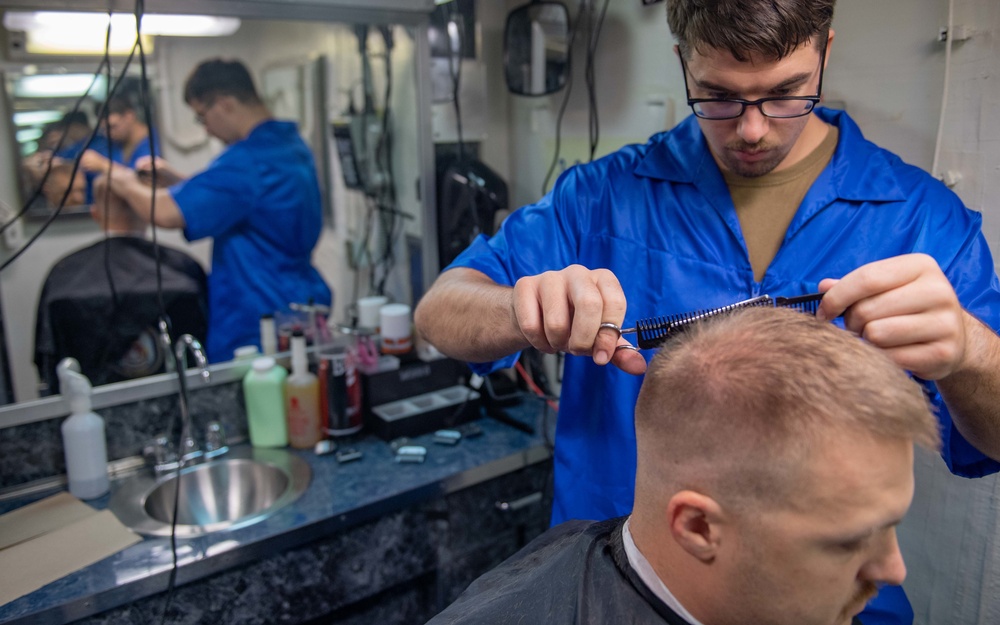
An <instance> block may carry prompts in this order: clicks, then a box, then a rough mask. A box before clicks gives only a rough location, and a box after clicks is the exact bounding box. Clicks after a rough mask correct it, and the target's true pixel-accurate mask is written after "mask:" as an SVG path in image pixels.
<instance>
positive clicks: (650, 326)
mask: <svg viewBox="0 0 1000 625" xmlns="http://www.w3.org/2000/svg"><path fill="white" fill-rule="evenodd" d="M822 299H823V294H822V293H811V294H809V295H799V296H797V297H774V298H772V297H771V296H770V295H761V296H759V297H754V298H751V299H748V300H743V301H742V302H736V303H735V304H729V305H728V306H722V307H719V308H709V309H706V310H696V311H692V312H685V313H677V314H675V315H666V316H663V317H649V318H647V319H640V320H638V321H636V324H635V328H629V329H625V330H622V334H629V333H631V332H635V334H636V336H637V337H638V343H639V349H652V348H654V347H659V346H660V345H662V344H663V343H664V342H666V341H667V339H669V338H670V337H672V336H674V335H676V334H677V333H678V332H681V331H682V330H684V329H685V328H687V327H689V326H691V325H692V324H694V323H696V322H698V321H701V320H703V319H710V318H712V317H718V316H719V315H724V314H727V313H731V312H733V311H736V310H742V309H744V308H755V307H759V306H769V307H775V308H791V309H793V310H798V311H799V312H804V313H810V314H813V315H815V314H816V311H817V310H818V309H819V303H820V301H821V300H822Z"/></svg>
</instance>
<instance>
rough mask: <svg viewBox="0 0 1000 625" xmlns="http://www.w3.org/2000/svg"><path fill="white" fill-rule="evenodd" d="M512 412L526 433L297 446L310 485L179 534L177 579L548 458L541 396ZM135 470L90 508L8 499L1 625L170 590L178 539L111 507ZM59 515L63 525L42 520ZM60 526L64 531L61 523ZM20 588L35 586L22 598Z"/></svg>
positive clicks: (483, 431) (511, 430)
mask: <svg viewBox="0 0 1000 625" xmlns="http://www.w3.org/2000/svg"><path fill="white" fill-rule="evenodd" d="M505 412H506V414H507V416H508V417H509V418H511V419H513V420H514V422H515V423H518V422H519V423H521V424H523V426H524V427H523V429H519V428H517V427H511V426H510V425H507V424H504V423H501V422H499V421H496V420H494V419H488V418H487V419H479V420H477V421H475V422H474V423H472V424H469V425H470V426H474V427H472V428H470V429H468V430H466V431H467V432H469V433H472V434H473V435H472V436H471V437H466V436H461V437H459V438H458V440H457V442H456V440H455V438H454V435H453V434H443V435H442V434H440V433H438V434H435V432H429V433H427V434H422V435H419V436H414V437H409V438H408V439H407V440H398V439H397V440H394V441H385V440H382V439H380V438H378V437H376V436H372V435H369V434H364V433H361V434H357V435H354V436H352V437H349V438H346V439H341V440H339V441H337V442H336V443H333V444H332V445H327V446H326V447H330V449H319V451H320V452H326V451H329V452H330V453H319V454H317V453H315V451H314V450H293V451H288V452H287V453H289V454H292V455H294V456H295V457H296V458H297V459H299V460H301V461H303V462H304V463H305V464H306V465H307V466H308V469H309V471H310V473H311V478H310V483H309V485H308V488H306V489H305V490H304V491H303V493H302V494H301V496H299V497H298V498H297V499H296V500H295V501H293V502H292V503H290V504H288V505H287V506H285V507H283V508H281V509H279V510H276V511H275V512H273V514H271V515H270V516H267V517H265V518H263V519H261V520H259V521H257V522H255V523H253V524H252V525H248V526H243V527H236V529H231V530H227V531H218V532H213V533H206V534H195V535H193V536H190V537H181V538H178V554H177V555H178V584H184V583H189V582H191V581H194V580H197V579H200V578H202V577H206V576H208V575H211V574H213V573H216V572H219V571H221V570H225V569H228V568H230V567H234V566H238V565H240V564H243V563H246V562H250V561H253V560H255V559H258V558H261V557H265V556H267V555H269V554H271V553H274V552H276V551H280V550H286V549H290V548H292V547H294V546H297V545H304V544H307V543H309V542H310V541H313V540H317V539H319V538H321V537H324V536H328V535H330V534H331V533H335V532H338V531H343V530H344V529H346V528H349V527H351V526H353V525H355V524H357V523H360V522H362V521H365V520H367V519H371V518H375V517H377V516H380V515H383V514H387V513H389V512H392V511H395V510H398V509H402V508H404V507H406V506H410V505H414V504H416V503H419V502H420V501H425V500H430V499H433V498H435V497H439V496H441V495H443V494H445V493H448V492H452V491H455V490H459V489H461V488H464V487H466V486H470V485H473V484H476V483H479V482H482V481H485V480H488V479H492V478H494V477H497V476H500V475H504V474H507V473H510V472H512V471H516V470H518V469H520V468H523V467H525V466H528V465H530V464H533V463H535V462H540V461H543V460H545V459H546V458H548V457H549V452H548V451H547V449H546V448H545V446H544V444H543V439H542V437H541V436H540V435H535V434H529V433H528V432H526V431H524V430H528V429H536V428H537V426H538V425H539V420H540V415H541V410H540V409H539V406H538V404H537V403H536V402H529V403H526V404H523V405H521V406H516V407H512V408H509V409H506V411H505ZM407 448H411V449H409V450H407ZM412 448H422V452H415V451H414V450H413V449H412ZM344 451H347V452H348V453H347V454H346V455H345V454H343V453H342V454H341V455H340V457H339V458H338V453H337V452H344ZM400 451H403V454H402V456H403V457H406V456H408V455H409V454H413V453H416V454H417V455H420V456H422V458H421V461H413V460H412V459H401V454H400V453H399V452H400ZM233 452H234V453H237V455H240V454H244V455H248V454H249V455H252V454H253V448H252V447H250V446H249V445H238V446H233ZM223 458H224V456H222V457H220V458H219V459H210V460H209V461H208V463H209V464H210V463H213V462H218V461H219V460H221V459H223ZM142 470H143V471H148V469H142ZM131 477H132V476H123V477H121V478H116V479H114V480H112V483H111V492H110V495H105V496H103V497H100V498H98V499H95V500H91V501H89V502H88V503H89V505H88V504H84V503H81V502H80V501H78V500H76V499H75V498H72V497H71V496H70V495H69V494H68V493H61V494H57V495H56V496H55V497H48V498H46V497H45V496H44V495H51V493H47V494H44V495H34V496H26V497H24V498H23V499H22V500H20V501H8V502H4V504H3V507H2V508H0V511H4V512H7V511H11V510H12V512H9V513H8V514H7V515H4V516H3V517H0V536H2V537H3V539H4V541H5V543H10V542H17V543H18V544H14V545H10V546H8V547H7V548H5V549H2V550H0V563H2V564H0V577H2V581H0V587H2V588H3V592H4V593H5V594H4V596H3V599H4V601H5V602H6V601H9V603H5V604H4V605H0V623H32V624H35V623H64V622H69V621H72V620H74V619H78V618H82V617H84V616H87V615H90V614H96V613H98V612H101V611H104V610H107V609H110V608H112V607H116V606H119V605H124V604H126V603H129V602H130V601H133V600H135V599H138V598H141V597H147V596H151V595H154V594H157V593H159V592H162V591H163V590H165V589H166V587H167V579H168V576H169V573H170V568H171V559H172V555H171V550H170V538H169V536H145V537H144V536H140V535H138V534H135V533H133V532H132V531H131V530H129V529H128V528H126V527H125V526H124V525H122V524H121V523H119V522H118V521H117V519H116V517H115V516H114V514H113V513H112V512H111V511H110V510H109V509H108V506H109V503H110V501H111V500H112V499H113V498H114V496H115V494H116V493H117V492H119V491H120V490H121V489H123V488H125V487H126V486H127V485H128V483H129V480H130V478H131ZM182 492H183V489H182ZM28 504H34V505H33V506H29V505H28ZM45 512H48V513H49V514H48V515H46V514H44V513H45ZM52 516H56V517H58V521H57V522H52V521H44V520H43V519H44V518H51V517H52ZM73 519H76V520H73ZM60 524H61V525H62V527H61V528H56V527H55V525H60ZM25 527H27V528H29V529H24V528H25ZM18 528H20V529H18ZM32 534H37V535H35V536H33V537H32ZM109 554H110V555H109ZM105 556H107V557H105ZM23 562H30V563H33V564H38V565H39V567H38V568H41V565H42V564H46V563H48V564H53V565H56V566H55V567H54V568H53V569H52V570H51V571H48V572H47V573H46V576H41V574H40V573H39V574H36V573H35V571H34V570H31V571H29V570H27V569H26V568H25V567H24V566H22V565H21V564H19V563H23ZM29 578H30V579H31V580H32V583H28V580H29ZM39 582H41V583H39ZM20 593H27V594H24V595H23V596H20V597H17V598H14V597H16V596H17V595H18V594H20ZM11 599H13V600H11Z"/></svg>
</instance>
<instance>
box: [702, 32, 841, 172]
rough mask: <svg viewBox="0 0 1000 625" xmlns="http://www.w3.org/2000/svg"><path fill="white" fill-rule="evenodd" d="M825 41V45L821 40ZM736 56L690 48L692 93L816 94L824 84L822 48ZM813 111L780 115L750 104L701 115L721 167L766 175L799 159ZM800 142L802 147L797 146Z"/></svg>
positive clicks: (751, 95) (746, 96)
mask: <svg viewBox="0 0 1000 625" xmlns="http://www.w3.org/2000/svg"><path fill="white" fill-rule="evenodd" d="M820 47H822V46H820ZM752 61H753V62H740V61H737V60H736V59H735V58H733V56H732V55H731V54H730V53H729V52H727V51H721V50H714V49H713V50H709V51H706V53H705V54H702V53H700V52H698V51H693V52H692V53H691V58H690V59H687V60H686V65H687V80H688V90H689V93H690V94H691V97H692V98H738V99H742V100H751V101H752V100H757V99H759V98H766V97H771V96H788V95H802V96H815V95H817V90H818V88H819V78H820V72H819V68H820V49H819V48H818V47H817V46H815V45H813V44H806V45H803V46H800V47H799V48H798V49H797V50H795V51H794V52H793V53H791V54H790V55H788V56H786V57H785V58H783V59H781V60H780V61H767V60H761V59H752ZM812 117H813V115H811V114H810V115H806V116H804V117H794V118H790V119H777V118H772V117H765V116H764V115H763V113H761V111H760V108H759V107H756V106H748V107H746V109H745V110H744V112H743V115H742V116H740V117H737V118H735V119H725V120H709V119H699V120H698V122H699V124H700V126H701V131H702V133H703V134H704V135H705V139H706V141H707V142H708V146H709V149H711V151H712V155H713V156H714V157H715V159H716V161H717V162H718V163H719V165H720V167H722V168H723V169H725V170H728V171H730V172H732V173H734V174H737V175H740V176H746V177H756V176H763V175H764V174H767V173H769V172H771V171H773V170H774V169H776V168H779V167H782V166H785V167H787V166H789V165H791V164H794V163H795V162H797V161H798V160H799V159H801V158H802V157H803V156H805V154H804V153H801V152H804V151H805V149H804V148H802V147H801V146H798V142H799V137H800V136H801V135H802V131H803V130H804V129H805V128H806V125H807V123H808V122H809V120H810V118H812ZM797 147H799V150H796V148H797Z"/></svg>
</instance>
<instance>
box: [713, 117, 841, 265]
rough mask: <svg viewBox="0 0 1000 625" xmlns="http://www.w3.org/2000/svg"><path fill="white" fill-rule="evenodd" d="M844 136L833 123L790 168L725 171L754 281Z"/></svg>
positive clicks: (782, 239) (771, 258) (770, 259)
mask: <svg viewBox="0 0 1000 625" xmlns="http://www.w3.org/2000/svg"><path fill="white" fill-rule="evenodd" d="M839 136H840V133H839V131H838V130H837V127H836V126H830V127H829V130H828V131H827V133H826V138H825V139H823V142H822V143H820V144H819V146H817V147H816V149H815V150H813V151H812V152H811V153H810V154H809V155H808V156H806V157H805V158H804V159H802V160H801V161H799V162H798V163H796V164H794V165H792V166H791V167H789V168H788V169H783V170H781V171H772V172H771V173H768V174H764V175H763V176H759V177H757V178H746V177H743V176H737V175H736V174H733V173H731V172H727V171H724V172H722V175H723V177H724V178H725V180H726V186H728V187H729V193H730V195H731V196H732V198H733V204H734V205H735V206H736V216H737V217H738V218H739V220H740V229H741V230H742V231H743V240H744V241H746V245H747V252H749V254H750V266H751V267H753V275H754V280H756V281H757V282H760V281H761V280H762V279H763V278H764V273H765V272H766V271H767V267H768V265H770V264H771V261H772V260H774V256H775V254H777V253H778V248H780V247H781V242H782V241H784V239H785V232H786V231H787V230H788V225H789V224H790V223H792V218H793V217H795V213H796V211H798V209H799V205H800V204H801V203H802V199H803V198H804V197H805V196H806V192H807V191H809V187H811V186H812V184H813V182H815V181H816V178H817V177H819V174H820V172H822V171H823V169H824V168H825V167H826V166H827V164H829V162H830V159H832V158H833V153H834V152H835V151H836V149H837V138H838V137H839Z"/></svg>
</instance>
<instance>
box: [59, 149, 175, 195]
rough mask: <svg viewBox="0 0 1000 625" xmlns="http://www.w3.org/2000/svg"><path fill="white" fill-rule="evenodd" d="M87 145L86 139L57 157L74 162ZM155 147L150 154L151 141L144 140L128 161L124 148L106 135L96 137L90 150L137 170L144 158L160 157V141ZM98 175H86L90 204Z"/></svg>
mask: <svg viewBox="0 0 1000 625" xmlns="http://www.w3.org/2000/svg"><path fill="white" fill-rule="evenodd" d="M85 145H87V140H86V139H84V140H82V141H78V142H77V143H75V144H73V145H71V146H69V147H64V148H63V149H61V150H59V151H58V152H56V153H55V156H58V157H59V158H63V159H66V160H68V161H72V160H73V159H75V158H76V157H77V155H78V154H80V152H82V151H83V147H84V146H85ZM154 147H155V148H156V149H155V150H154V152H150V150H149V139H148V138H146V139H143V140H142V141H140V142H139V145H137V146H135V149H134V150H132V154H130V155H129V157H128V159H125V155H124V153H123V152H122V148H121V146H120V145H117V144H114V143H111V142H110V141H108V138H107V136H105V135H97V136H95V137H94V140H93V141H92V142H91V143H90V148H89V149H91V150H94V151H95V152H97V153H98V154H100V155H101V156H103V157H104V158H109V159H111V160H112V161H114V162H116V163H119V164H121V165H125V166H127V167H129V168H130V169H135V164H136V163H137V162H138V161H139V159H140V158H142V157H144V156H151V155H152V154H154V153H155V154H156V155H157V156H159V155H160V144H159V142H158V141H155V142H154ZM98 175H99V174H95V173H90V172H88V173H86V174H85V177H86V179H87V203H88V204H90V203H91V202H93V201H94V191H93V186H94V180H95V179H96V178H97V176H98Z"/></svg>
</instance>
